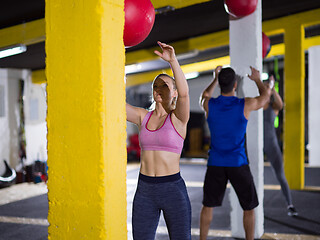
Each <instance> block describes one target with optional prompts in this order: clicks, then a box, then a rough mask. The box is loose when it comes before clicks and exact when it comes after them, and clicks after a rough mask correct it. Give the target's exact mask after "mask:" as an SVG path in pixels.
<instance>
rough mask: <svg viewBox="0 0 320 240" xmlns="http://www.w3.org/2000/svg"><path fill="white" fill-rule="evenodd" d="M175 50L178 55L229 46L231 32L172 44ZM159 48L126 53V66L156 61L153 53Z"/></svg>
mask: <svg viewBox="0 0 320 240" xmlns="http://www.w3.org/2000/svg"><path fill="white" fill-rule="evenodd" d="M170 44H172V46H173V47H174V48H175V52H176V54H177V55H178V54H182V53H187V52H190V51H194V50H199V51H202V50H206V49H209V48H216V47H221V46H226V45H229V30H223V31H220V32H215V33H210V34H206V35H203V36H200V37H195V38H190V39H187V40H182V41H177V42H174V43H170ZM154 50H159V47H153V48H147V49H142V50H137V51H134V52H128V53H126V65H130V64H133V63H139V62H145V61H151V60H156V59H157V58H158V57H157V55H155V54H154V53H153V52H154Z"/></svg>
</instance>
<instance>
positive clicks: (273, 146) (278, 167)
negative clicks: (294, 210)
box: [264, 139, 292, 205]
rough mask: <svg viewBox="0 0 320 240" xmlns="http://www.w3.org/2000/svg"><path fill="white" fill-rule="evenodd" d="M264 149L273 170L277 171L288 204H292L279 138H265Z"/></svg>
mask: <svg viewBox="0 0 320 240" xmlns="http://www.w3.org/2000/svg"><path fill="white" fill-rule="evenodd" d="M265 141H267V142H265V146H264V151H265V154H266V156H267V160H268V161H269V162H270V163H271V166H272V169H273V172H274V173H275V175H276V177H277V179H278V181H279V183H280V186H281V190H282V192H283V195H284V197H285V198H286V201H287V204H288V205H291V204H292V198H291V192H290V188H289V185H288V182H287V179H286V176H285V175H284V170H283V160H282V153H281V150H280V147H279V144H278V142H277V139H268V140H265Z"/></svg>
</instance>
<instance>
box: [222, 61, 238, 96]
mask: <svg viewBox="0 0 320 240" xmlns="http://www.w3.org/2000/svg"><path fill="white" fill-rule="evenodd" d="M218 81H219V85H220V88H221V92H222V93H229V92H231V91H232V89H233V87H234V84H235V82H236V73H235V72H234V70H233V69H232V68H230V67H228V68H222V69H221V71H220V73H219V75H218Z"/></svg>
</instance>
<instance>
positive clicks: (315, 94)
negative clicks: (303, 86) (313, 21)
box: [308, 46, 320, 166]
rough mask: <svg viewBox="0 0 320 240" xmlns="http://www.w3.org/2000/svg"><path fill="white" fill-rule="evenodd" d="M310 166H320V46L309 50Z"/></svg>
mask: <svg viewBox="0 0 320 240" xmlns="http://www.w3.org/2000/svg"><path fill="white" fill-rule="evenodd" d="M308 62H309V82H308V85H309V88H308V89H309V101H308V102H309V111H308V112H309V118H308V119H309V123H308V127H309V144H308V150H309V164H310V165H311V166H320V148H319V146H320V139H319V136H320V125H319V122H320V111H319V106H320V95H319V89H320V81H319V76H320V68H319V64H320V46H314V47H311V48H309V61H308Z"/></svg>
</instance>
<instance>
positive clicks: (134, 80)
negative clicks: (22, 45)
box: [32, 36, 320, 87]
mask: <svg viewBox="0 0 320 240" xmlns="http://www.w3.org/2000/svg"><path fill="white" fill-rule="evenodd" d="M316 45H320V36H315V37H310V38H306V39H305V41H304V50H305V51H307V50H308V49H309V48H310V47H312V46H316ZM284 52H285V46H284V44H283V43H280V44H276V45H272V47H271V50H270V52H269V54H268V58H270V57H273V56H279V55H284ZM228 64H230V58H229V56H225V57H220V58H215V59H211V60H208V61H202V62H197V63H191V64H186V65H183V66H182V70H183V72H184V73H185V74H186V73H190V72H205V71H209V70H212V69H213V68H214V67H215V66H217V65H228ZM160 73H167V74H169V75H172V73H171V69H170V68H167V69H164V70H156V71H151V72H144V73H138V74H130V75H127V84H126V86H127V87H130V86H135V85H139V84H144V83H148V82H151V81H153V79H154V78H155V76H157V75H158V74H160ZM32 82H33V83H45V82H46V77H45V70H44V69H41V70H36V71H33V72H32Z"/></svg>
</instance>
